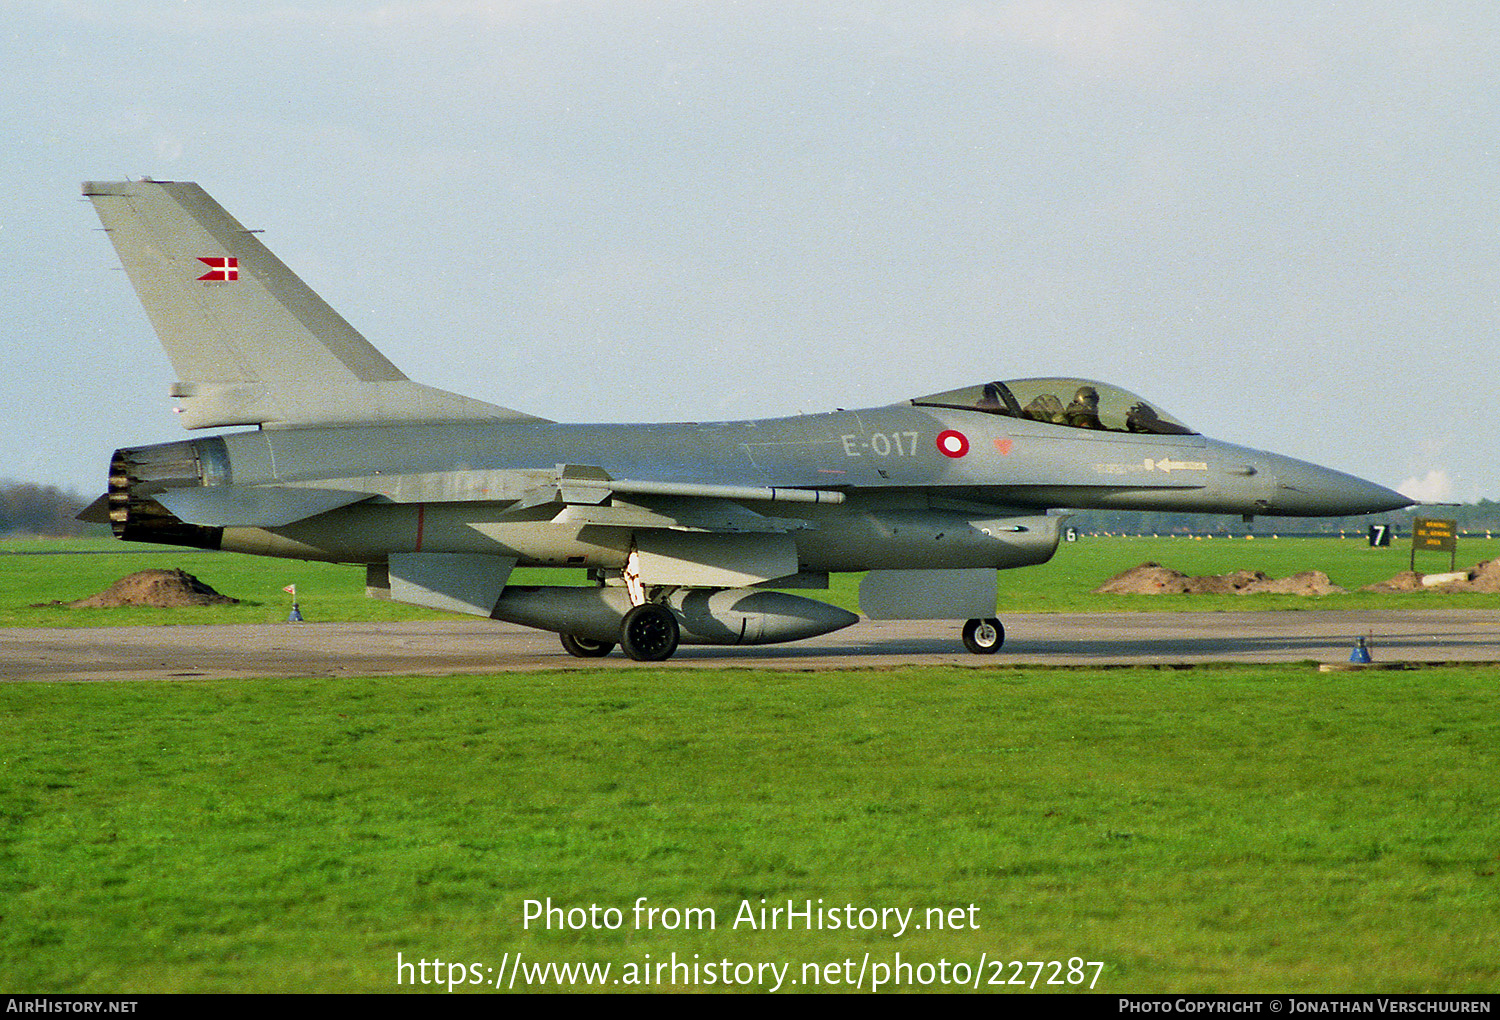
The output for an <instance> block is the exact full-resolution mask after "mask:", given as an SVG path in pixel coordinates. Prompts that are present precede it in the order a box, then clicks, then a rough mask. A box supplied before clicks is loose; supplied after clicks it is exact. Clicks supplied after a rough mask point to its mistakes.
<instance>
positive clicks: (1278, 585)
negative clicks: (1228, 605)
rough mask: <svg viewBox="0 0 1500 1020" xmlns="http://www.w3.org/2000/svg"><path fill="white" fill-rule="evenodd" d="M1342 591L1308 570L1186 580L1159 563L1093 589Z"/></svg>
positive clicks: (1180, 592) (1137, 591)
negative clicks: (1283, 574)
mask: <svg viewBox="0 0 1500 1020" xmlns="http://www.w3.org/2000/svg"><path fill="white" fill-rule="evenodd" d="M1343 591H1344V589H1343V588H1340V587H1339V586H1338V585H1336V584H1332V583H1331V582H1330V581H1329V580H1328V575H1327V574H1325V573H1323V572H1322V571H1321V570H1307V571H1304V572H1302V573H1300V574H1293V575H1292V576H1291V577H1283V578H1281V579H1280V580H1276V579H1274V578H1270V577H1267V576H1266V575H1265V574H1264V573H1262V572H1261V571H1259V570H1236V571H1235V572H1234V573H1232V574H1211V575H1209V576H1207V577H1189V576H1188V575H1187V574H1184V573H1182V572H1180V571H1177V570H1173V569H1171V568H1170V567H1164V566H1162V565H1161V564H1160V563H1142V564H1141V565H1140V566H1138V567H1131V568H1130V569H1129V570H1127V571H1125V572H1124V573H1120V574H1116V575H1115V576H1114V577H1111V578H1110V579H1109V580H1108V581H1105V582H1104V583H1103V584H1102V585H1100V586H1099V587H1098V588H1095V589H1094V594H1096V595H1261V594H1267V595H1339V594H1342V593H1343Z"/></svg>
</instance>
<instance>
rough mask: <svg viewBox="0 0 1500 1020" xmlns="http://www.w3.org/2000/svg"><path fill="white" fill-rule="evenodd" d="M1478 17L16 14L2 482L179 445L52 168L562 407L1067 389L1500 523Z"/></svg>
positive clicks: (174, 1) (1001, 8)
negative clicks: (1071, 378)
mask: <svg viewBox="0 0 1500 1020" xmlns="http://www.w3.org/2000/svg"><path fill="white" fill-rule="evenodd" d="M1497 51H1500V5H1496V4H1494V3H1493V2H1492V0H1489V2H1485V0H1476V2H1473V3H1461V2H1451V3H1440V2H1426V0H1384V2H1382V0H1347V2H1318V0H1247V2H1240V0H1214V2H1204V0H1156V2H1147V0H1071V2H1069V0H1015V2H994V3H982V2H969V3H960V2H942V0H932V2H917V0H910V2H903V0H887V2H881V0H857V2H832V0H829V2H820V0H788V2H778V0H764V2H758V0H743V2H731V0H717V2H687V0H683V2H672V0H607V2H584V0H546V2H544V0H390V2H385V3H373V2H371V3H362V2H356V0H346V2H303V3H292V2H276V0H259V2H214V0H202V2H194V0H128V2H122V0H58V2H26V0H12V2H9V3H5V4H4V5H3V7H0V57H3V61H0V67H3V68H4V69H5V73H6V75H7V77H8V81H7V82H6V88H5V89H4V90H3V92H0V104H3V105H0V121H3V123H4V124H5V125H6V127H5V145H4V146H0V160H3V162H4V180H5V182H6V183H7V187H6V188H5V192H4V197H3V199H0V259H3V267H4V286H3V288H0V327H3V334H0V337H3V339H0V343H3V344H4V349H5V352H6V363H7V369H8V370H7V371H6V372H5V373H4V376H3V379H0V477H11V478H18V479H26V480H32V481H39V482H44V483H48V484H56V485H61V486H64V487H68V488H72V489H75V490H77V491H79V492H80V493H81V494H85V495H88V496H92V495H94V494H96V493H97V492H100V491H102V490H103V487H104V484H105V474H106V468H107V464H108V458H109V454H110V452H111V451H112V450H113V449H114V448H115V447H117V446H126V445H141V444H145V443H152V442H164V441H169V440H174V439H180V438H185V437H186V436H187V435H188V434H187V433H184V432H183V431H182V430H181V429H180V428H179V427H178V425H177V422H176V419H175V417H174V416H173V415H172V413H171V406H172V402H171V401H170V400H169V399H168V397H167V388H168V386H169V384H170V383H171V381H172V379H173V375H172V371H171V368H170V366H169V364H168V363H167V360H166V358H165V356H164V355H163V354H162V353H161V349H160V348H159V347H158V345H157V343H156V341H155V337H154V334H153V333H152V332H151V329H150V326H149V324H148V323H147V321H146V318H145V315H144V313H143V312H142V311H141V309H140V306H139V303H138V302H137V301H136V298H135V295H134V293H133V292H132V291H131V289H130V287H129V284H128V282H127V281H126V279H125V276H124V274H123V273H122V272H120V271H119V269H118V262H117V261H116V258H115V255H114V252H113V250H112V249H111V248H110V246H109V244H108V242H107V241H106V239H105V238H104V236H103V234H102V233H100V232H99V231H98V229H97V228H98V221H97V219H96V218H95V216H94V214H93V211H92V209H91V207H90V206H89V205H88V204H87V203H86V202H83V201H81V200H80V198H79V187H78V185H79V182H80V181H83V180H86V179H98V180H105V179H114V180H118V179H121V178H123V177H126V176H131V177H137V176H142V175H149V176H153V177H157V178H161V179H178V180H195V181H198V182H199V183H200V184H202V185H203V186H204V187H205V188H206V189H207V190H208V191H209V193H210V194H212V195H213V196H214V197H215V198H217V199H218V200H219V201H220V202H221V203H222V204H223V205H224V206H225V207H226V208H228V209H229V211H230V212H231V213H233V214H234V215H235V216H236V217H237V218H238V219H240V220H241V221H243V222H244V223H245V224H246V225H247V226H250V227H254V228H263V229H264V230H265V233H264V234H263V235H262V239H263V240H264V241H265V242H266V243H267V244H268V245H269V246H270V247H271V249H272V250H273V251H275V252H276V253H277V254H279V255H280V256H281V257H282V259H283V260H284V261H286V262H287V263H288V264H289V265H290V266H291V267H292V269H293V270H294V271H296V272H298V273H299V274H300V275H302V276H303V278H304V279H306V280H307V281H308V282H309V283H310V284H311V285H312V286H313V288H314V289H315V290H317V291H319V292H320V293H321V294H322V295H323V296H324V297H325V298H326V299H328V301H329V302H330V303H331V304H332V305H333V306H334V307H336V308H338V309H339V310H340V311H341V312H343V313H344V315H345V317H346V318H348V319H349V320H350V321H351V322H352V323H353V324H354V326H355V327H356V328H358V329H359V330H361V331H362V332H363V333H364V334H365V335H366V336H367V337H368V338H369V339H370V340H371V341H372V342H373V343H374V344H375V345H376V346H377V347H379V348H380V349H381V350H382V351H383V352H384V353H385V354H386V355H387V356H388V357H390V358H391V360H392V361H394V362H395V363H396V364H397V365H398V366H400V367H401V368H402V369H403V370H404V371H405V372H406V373H407V374H408V375H410V376H411V377H413V378H415V379H417V380H419V381H421V382H426V383H430V384H432V385H436V386H439V387H441V388H444V389H450V390H456V391H459V392H463V393H466V394H468V395H471V396H475V397H479V398H482V399H484V400H488V401H491V402H494V403H498V404H503V405H506V406H510V407H515V408H519V409H522V410H525V411H529V412H532V413H534V414H539V415H543V416H545V417H550V418H557V419H560V420H566V421H663V420H707V419H724V418H744V417H769V416H773V415H782V414H795V413H798V412H815V411H824V410H830V409H832V408H834V407H861V406H871V405H878V404H886V403H894V402H896V401H899V400H902V399H905V398H907V397H911V396H915V395H919V394H924V393H931V392H935V391H939V390H946V389H951V388H954V387H957V386H961V385H966V384H970V383H974V382H981V381H984V380H988V379H996V378H999V379H1003V378H1016V377H1024V376H1032V375H1078V376H1085V377H1090V378H1096V379H1103V380H1107V381H1110V382H1113V383H1116V384H1118V385H1121V386H1124V387H1125V388H1127V389H1131V390H1134V391H1136V392H1138V393H1140V394H1142V395H1144V396H1146V397H1148V398H1149V399H1151V400H1152V401H1153V402H1155V403H1157V404H1158V405H1159V406H1160V407H1163V408H1165V409H1167V410H1168V411H1170V412H1171V413H1172V414H1174V415H1176V416H1177V417H1179V418H1182V419H1183V420H1185V421H1187V422H1188V423H1189V424H1191V425H1193V426H1194V427H1195V428H1197V429H1199V430H1201V431H1203V432H1205V433H1207V434H1209V435H1211V436H1214V437H1216V438H1220V439H1226V440H1230V441H1233V442H1237V443H1242V444H1245V445H1249V446H1254V447H1259V448H1262V449H1269V450H1274V451H1276V452H1279V453H1285V454H1289V455H1292V456H1296V457H1300V458H1303V459H1306V460H1311V461H1314V462H1317V463H1320V464H1324V465H1326V466H1329V467H1335V468H1339V469H1341V470H1345V471H1351V472H1353V473H1355V474H1358V475H1361V476H1363V477H1366V478H1369V479H1371V480H1372V481H1376V482H1379V483H1382V484H1385V485H1390V486H1393V487H1400V488H1402V489H1403V490H1404V491H1407V492H1408V493H1410V494H1414V495H1419V496H1423V497H1426V498H1433V499H1443V498H1449V499H1459V500H1465V501H1471V500H1475V499H1478V498H1480V497H1486V498H1491V499H1495V498H1500V456H1497V450H1496V447H1497V442H1496V436H1497V429H1496V426H1495V424H1494V423H1493V422H1491V421H1490V420H1489V418H1488V412H1489V409H1490V406H1491V404H1492V403H1493V401H1494V398H1495V395H1496V394H1497V393H1500V367H1497V357H1496V338H1497V329H1496V327H1497V319H1500V316H1497V299H1500V237H1497V234H1500V87H1497V85H1496V77H1495V69H1496V67H1497V66H1500V52H1497Z"/></svg>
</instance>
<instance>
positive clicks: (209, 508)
mask: <svg viewBox="0 0 1500 1020" xmlns="http://www.w3.org/2000/svg"><path fill="white" fill-rule="evenodd" d="M369 498H370V494H369V493H368V492H345V491H342V490H336V489H298V488H287V487H265V488H262V487H259V486H249V485H244V486H241V485H226V486H208V487H204V488H198V489H166V490H164V491H162V492H159V493H157V494H156V497H155V499H156V501H157V502H158V503H160V504H161V505H162V506H164V507H166V508H167V509H168V510H170V511H172V513H173V515H175V516H176V517H177V518H178V519H179V520H181V521H184V522H186V523H188V524H199V525H203V526H204V527H209V528H276V527H280V526H281V525H284V524H291V523H293V522H294V521H300V520H303V519H304V518H308V517H316V516H317V515H318V514H321V513H327V512H328V511H329V510H336V509H338V508H339V507H341V506H348V505H349V504H351V503H358V502H359V501H360V500H362V499H369Z"/></svg>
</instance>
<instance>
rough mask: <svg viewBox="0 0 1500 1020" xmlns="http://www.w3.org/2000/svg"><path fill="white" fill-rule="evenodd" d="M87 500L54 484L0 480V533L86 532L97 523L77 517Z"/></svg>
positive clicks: (96, 526) (62, 533)
mask: <svg viewBox="0 0 1500 1020" xmlns="http://www.w3.org/2000/svg"><path fill="white" fill-rule="evenodd" d="M87 505H88V504H87V503H86V502H85V501H84V500H82V499H80V498H79V497H78V496H76V495H74V494H73V493H71V492H64V491H63V490H62V489H59V488H57V487H56V486H54V485H37V484H35V483H34V482H13V481H9V480H0V535H48V536H53V535H57V536H62V535H88V534H95V533H97V532H99V530H100V526H99V525H97V524H85V523H84V522H83V521H80V520H77V516H78V513H79V511H81V510H82V509H83V508H84V507H85V506H87Z"/></svg>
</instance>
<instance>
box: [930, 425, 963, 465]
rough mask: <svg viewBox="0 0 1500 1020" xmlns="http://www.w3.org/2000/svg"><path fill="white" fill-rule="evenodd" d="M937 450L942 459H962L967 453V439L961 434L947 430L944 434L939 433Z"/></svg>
mask: <svg viewBox="0 0 1500 1020" xmlns="http://www.w3.org/2000/svg"><path fill="white" fill-rule="evenodd" d="M937 448H938V452H939V453H941V454H942V455H943V456H944V457H953V458H955V459H956V458H958V457H962V456H964V455H966V454H967V453H968V452H969V437H968V436H966V435H964V434H963V433H962V432H955V431H953V430H952V429H948V430H947V431H946V432H939V433H938V437H937Z"/></svg>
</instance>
